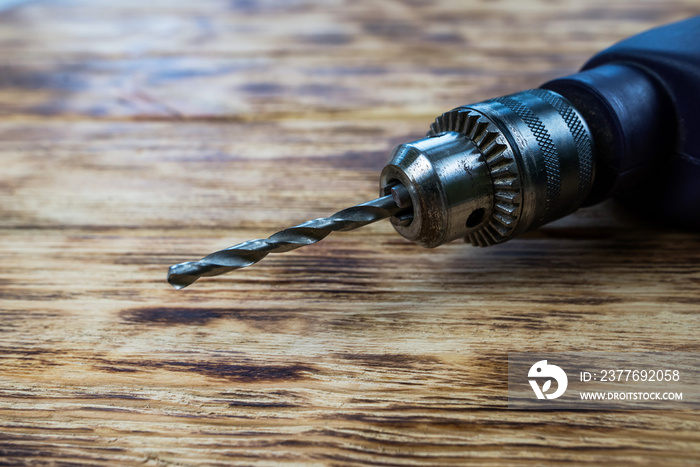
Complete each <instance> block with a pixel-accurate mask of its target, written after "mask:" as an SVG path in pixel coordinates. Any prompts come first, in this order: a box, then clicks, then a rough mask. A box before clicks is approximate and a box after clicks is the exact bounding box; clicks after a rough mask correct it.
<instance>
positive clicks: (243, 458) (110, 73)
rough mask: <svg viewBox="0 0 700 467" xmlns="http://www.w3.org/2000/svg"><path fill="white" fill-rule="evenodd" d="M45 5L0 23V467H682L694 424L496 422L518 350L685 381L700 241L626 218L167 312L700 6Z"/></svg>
mask: <svg viewBox="0 0 700 467" xmlns="http://www.w3.org/2000/svg"><path fill="white" fill-rule="evenodd" d="M608 3H609V2H599V1H596V2H587V3H585V4H583V3H578V2H561V3H553V2H539V1H531V2H515V1H510V0H507V1H500V2H485V1H484V2H421V1H416V2H413V1H412V2H399V1H391V2H382V3H378V2H366V1H361V2H347V3H346V2H315V3H314V2H288V3H287V2H274V1H269V2H247V1H234V2H218V1H197V2H188V1H182V2H176V3H174V2H165V1H163V2H114V3H106V4H102V3H101V2H100V3H92V2H80V1H73V2H28V3H24V4H20V5H18V6H16V7H14V8H12V9H8V10H6V11H4V12H1V13H0V24H1V25H2V27H0V52H1V55H0V56H2V57H3V60H2V73H0V141H2V144H1V145H0V161H2V170H1V171H0V219H1V220H0V262H1V264H2V265H3V267H2V268H0V299H1V301H0V305H1V306H0V313H1V314H2V317H1V319H2V320H1V321H0V323H1V324H0V337H1V339H0V462H3V463H9V464H22V463H40V462H44V463H65V464H68V463H81V464H104V463H123V464H128V463H147V464H170V463H172V464H217V463H218V464H225V463H238V464H263V465H264V464H275V463H278V462H295V463H298V464H303V465H309V464H345V463H351V462H363V463H371V464H380V465H382V464H384V465H412V464H433V465H447V464H463V463H465V462H467V461H472V462H478V463H481V464H491V463H493V464H502V463H520V464H535V465H542V464H546V463H550V464H561V463H564V462H577V463H600V464H603V463H614V464H620V463H650V464H660V463H664V464H667V465H671V464H677V465H683V464H694V463H697V461H698V459H699V458H700V436H699V435H698V432H699V428H700V416H698V415H697V413H695V412H691V411H652V410H650V411H628V412H542V413H540V412H518V411H509V410H507V384H506V379H507V354H508V352H513V351H538V350H542V347H543V345H546V346H547V350H548V351H552V352H554V351H568V350H571V351H585V350H598V351H625V350H630V349H636V350H655V351H686V352H697V351H698V343H697V331H698V329H700V327H699V325H700V318H699V316H700V313H699V312H700V292H698V290H699V288H698V285H700V270H699V269H698V266H697V265H698V264H700V248H699V246H700V240H699V239H698V237H697V234H693V233H687V232H680V231H673V230H668V229H663V228H660V227H657V226H650V225H646V224H644V223H642V222H641V221H639V220H635V219H632V218H630V217H629V216H628V215H626V214H625V213H624V211H623V210H622V209H621V208H620V207H619V206H616V205H615V204H613V203H606V204H603V205H601V206H596V207H593V208H588V209H585V210H582V211H580V212H578V213H576V214H574V215H573V216H570V217H569V218H567V219H563V220H561V221H558V222H556V223H554V224H552V225H550V226H547V227H545V228H543V229H542V230H541V231H539V232H536V233H533V234H530V235H527V236H525V237H524V238H521V239H517V240H514V241H512V242H510V243H507V244H505V245H501V246H498V247H493V248H487V249H475V248H471V247H467V246H465V245H463V244H461V243H459V242H456V243H452V244H449V245H446V246H443V247H441V248H438V249H435V250H423V249H420V248H419V247H416V246H413V245H411V244H409V243H407V242H406V241H404V240H403V239H402V238H401V237H399V236H397V235H396V234H395V233H394V232H393V230H392V229H391V227H390V226H389V225H388V224H387V223H381V224H376V225H372V226H369V227H367V228H365V229H362V230H360V231H356V232H349V233H345V234H342V235H341V234H339V235H334V236H331V237H329V238H328V239H326V240H325V241H324V242H321V243H320V244H318V245H314V246H313V247H309V248H305V249H303V250H299V251H296V252H291V253H288V254H285V255H273V256H271V257H270V258H268V259H266V260H265V261H264V262H262V263H261V264H260V265H257V266H256V267H253V268H250V269H247V270H245V271H239V272H238V273H235V274H230V275H227V276H222V277H218V278H210V279H207V280H206V281H204V280H203V281H202V282H201V283H198V284H197V285H196V286H194V287H192V288H190V289H187V290H184V291H181V292H175V291H174V290H172V289H171V288H170V287H169V286H168V284H167V283H166V282H165V280H164V279H165V273H166V270H167V267H168V266H169V265H170V264H173V263H176V262H179V261H183V260H188V259H196V258H199V257H200V256H201V255H203V254H206V253H208V252H210V251H212V250H214V249H218V248H221V247H225V246H228V245H231V244H234V243H236V242H238V241H242V240H246V239H249V238H256V237H262V236H266V235H267V234H269V233H271V232H273V231H275V229H277V228H280V227H284V226H287V225H291V224H295V223H298V222H300V221H303V220H305V219H308V218H313V217H318V216H320V215H325V214H329V213H332V212H334V210H336V209H339V208H342V207H345V206H347V205H349V204H354V203H356V202H360V201H364V200H366V199H369V198H371V197H374V196H375V195H376V192H377V183H378V182H377V178H378V172H379V170H380V169H381V167H382V165H383V164H384V163H385V161H386V159H387V157H388V153H389V151H390V149H391V148H392V147H393V146H394V145H396V144H398V143H400V142H404V141H407V140H410V139H413V138H416V137H419V136H420V135H421V134H423V133H424V132H425V130H426V128H427V126H428V124H429V123H430V121H431V119H432V118H434V117H435V116H436V115H437V114H439V113H440V112H442V111H444V110H448V109H450V108H452V107H454V106H456V105H459V104H462V103H466V102H471V101H478V100H481V99H484V98H488V97H492V96H494V95H497V94H503V93H506V92H510V91H515V90H518V89H522V88H526V87H532V86H536V85H538V84H539V83H540V82H542V81H544V80H546V79H549V78H552V77H555V76H558V75H562V74H565V73H569V72H572V71H574V70H575V69H576V68H577V67H578V66H580V64H581V63H583V61H584V60H585V59H586V58H587V57H588V56H590V55H591V54H592V53H594V52H595V51H596V50H598V49H601V48H603V47H605V46H606V45H609V44H610V43H612V42H614V41H615V40H618V39H621V38H623V37H625V36H627V35H630V34H633V33H635V32H638V31H641V30H643V29H645V28H648V27H652V26H654V25H657V24H662V23H664V22H668V21H671V20H675V19H680V18H682V17H685V16H689V15H691V14H700V7H699V6H698V5H697V2H692V1H663V2H662V1H649V2H643V3H638V2H628V1H621V2H615V3H614V4H611V5H609V4H608Z"/></svg>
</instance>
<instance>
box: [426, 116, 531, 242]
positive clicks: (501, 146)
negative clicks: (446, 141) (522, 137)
mask: <svg viewBox="0 0 700 467" xmlns="http://www.w3.org/2000/svg"><path fill="white" fill-rule="evenodd" d="M447 131H456V132H458V133H462V134H463V135H465V136H466V137H467V138H468V139H469V140H470V141H471V142H472V143H474V145H475V146H476V147H477V148H478V149H479V152H480V153H481V155H482V157H483V158H484V161H485V162H486V165H487V167H488V169H489V173H490V174H491V181H492V183H493V190H494V205H493V207H492V209H491V210H490V214H489V216H488V217H485V218H484V220H483V221H482V222H481V223H480V224H479V225H478V226H476V227H475V228H474V230H472V231H471V232H470V233H468V234H467V236H466V237H465V241H468V242H469V243H471V244H472V245H474V246H490V245H493V244H496V243H501V242H504V241H506V240H508V238H510V237H511V235H512V234H513V232H514V231H515V228H516V227H517V225H518V219H519V218H520V212H521V207H522V187H521V184H520V177H519V173H518V164H517V162H516V160H515V156H514V155H513V149H512V148H511V146H510V144H509V143H508V140H507V139H506V138H505V136H503V133H502V132H501V131H500V130H499V129H498V127H497V126H496V125H495V124H494V123H493V122H491V120H489V119H488V118H486V117H485V116H484V115H482V114H481V113H479V112H477V111H475V110H473V109H470V108H468V107H459V108H456V109H454V110H450V111H449V112H445V113H444V114H442V115H440V116H439V117H438V118H436V119H435V122H434V123H433V124H432V125H431V126H430V132H428V136H432V135H436V134H439V133H444V132H447Z"/></svg>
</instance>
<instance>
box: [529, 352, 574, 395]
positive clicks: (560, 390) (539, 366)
mask: <svg viewBox="0 0 700 467" xmlns="http://www.w3.org/2000/svg"><path fill="white" fill-rule="evenodd" d="M527 376H528V378H547V380H546V381H545V382H544V383H543V384H542V388H540V386H539V384H538V383H537V380H536V379H529V380H528V382H529V383H530V386H532V390H533V391H535V395H536V396H537V398H538V399H556V398H557V397H560V396H561V395H562V394H564V391H566V387H567V386H568V384H569V379H568V378H567V377H566V373H565V372H564V370H562V369H561V368H559V367H558V366H556V365H549V364H547V360H540V361H539V362H537V363H535V364H534V365H532V366H531V367H530V371H529V372H528V374H527ZM552 379H554V380H555V381H556V382H557V390H556V391H554V392H553V393H551V394H548V393H547V391H549V390H550V389H551V387H552Z"/></svg>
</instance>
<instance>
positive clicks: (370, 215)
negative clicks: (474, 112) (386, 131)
mask: <svg viewBox="0 0 700 467" xmlns="http://www.w3.org/2000/svg"><path fill="white" fill-rule="evenodd" d="M407 200H409V201H407ZM410 210H411V206H410V196H409V195H408V192H407V191H406V189H405V188H404V187H403V186H402V185H399V188H398V189H397V188H396V187H394V188H392V190H391V194H389V195H387V196H382V197H381V198H377V199H375V200H372V201H368V202H366V203H363V204H358V205H357V206H352V207H350V208H347V209H343V210H342V211H339V212H337V213H335V214H333V215H332V216H330V217H321V218H318V219H313V220H310V221H306V222H304V223H303V224H299V225H297V226H294V227H290V228H288V229H284V230H281V231H279V232H277V233H275V234H273V235H271V236H270V237H268V238H265V239H258V240H250V241H247V242H243V243H239V244H238V245H234V246H232V247H229V248H226V249H224V250H220V251H217V252H214V253H212V254H210V255H208V256H205V257H204V258H202V259H201V260H199V261H188V262H184V263H180V264H175V265H173V266H170V269H169V270H168V282H169V283H170V284H171V285H172V286H173V287H175V288H176V289H178V290H179V289H184V288H185V287H187V286H188V285H190V284H192V283H194V282H195V281H196V280H197V279H199V278H200V277H203V276H218V275H219V274H224V273H227V272H229V271H233V270H236V269H241V268H244V267H246V266H250V265H252V264H255V263H257V262H258V261H260V260H262V259H263V258H264V257H266V256H267V255H268V254H270V253H284V252H286V251H291V250H295V249H297V248H301V247H303V246H306V245H311V244H313V243H317V242H319V241H321V240H323V239H324V238H326V237H327V236H328V235H329V234H330V233H331V232H342V231H348V230H354V229H357V228H360V227H363V226H365V225H367V224H371V223H373V222H377V221H379V220H382V219H386V218H387V217H391V216H395V215H397V214H399V213H406V212H409V211H410Z"/></svg>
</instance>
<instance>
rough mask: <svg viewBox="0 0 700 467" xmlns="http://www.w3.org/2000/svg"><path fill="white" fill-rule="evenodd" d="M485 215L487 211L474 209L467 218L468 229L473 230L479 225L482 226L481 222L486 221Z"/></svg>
mask: <svg viewBox="0 0 700 467" xmlns="http://www.w3.org/2000/svg"><path fill="white" fill-rule="evenodd" d="M485 214H486V210H485V209H484V208H478V209H474V210H473V211H472V213H471V214H469V217H468V218H467V228H470V229H471V228H472V227H476V226H477V225H479V224H481V222H482V221H483V220H484V215H485Z"/></svg>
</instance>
